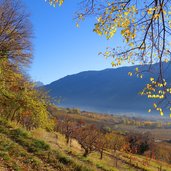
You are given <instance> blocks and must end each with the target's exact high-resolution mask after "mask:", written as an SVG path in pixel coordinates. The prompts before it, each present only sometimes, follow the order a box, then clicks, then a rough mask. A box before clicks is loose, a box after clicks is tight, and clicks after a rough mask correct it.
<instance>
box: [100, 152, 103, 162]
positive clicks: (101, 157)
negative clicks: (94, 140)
mask: <svg viewBox="0 0 171 171" xmlns="http://www.w3.org/2000/svg"><path fill="white" fill-rule="evenodd" d="M102 159H103V150H102V151H101V152H100V160H102Z"/></svg>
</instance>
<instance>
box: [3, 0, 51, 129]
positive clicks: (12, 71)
mask: <svg viewBox="0 0 171 171" xmlns="http://www.w3.org/2000/svg"><path fill="white" fill-rule="evenodd" d="M31 39H32V27H31V22H30V20H29V15H28V13H27V12H26V9H25V8H24V6H23V5H22V3H21V1H19V0H0V116H1V117H4V118H6V119H8V120H15V121H17V122H19V123H21V124H23V125H24V126H25V127H27V128H35V127H43V128H45V127H48V125H49V123H50V122H49V116H48V111H47V106H48V101H47V96H46V95H45V94H43V93H41V92H40V91H38V90H37V89H36V88H35V85H34V83H33V82H31V81H30V80H29V78H28V77H27V76H26V74H25V73H24V69H25V67H27V66H28V65H29V64H30V62H31V59H32V41H31Z"/></svg>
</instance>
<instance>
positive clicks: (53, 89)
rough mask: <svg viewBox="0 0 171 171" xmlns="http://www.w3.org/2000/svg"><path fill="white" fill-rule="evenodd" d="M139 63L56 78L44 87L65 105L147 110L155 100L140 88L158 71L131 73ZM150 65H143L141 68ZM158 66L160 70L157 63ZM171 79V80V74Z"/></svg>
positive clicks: (102, 110)
mask: <svg viewBox="0 0 171 171" xmlns="http://www.w3.org/2000/svg"><path fill="white" fill-rule="evenodd" d="M136 67H137V66H133V67H121V68H117V69H105V70H102V71H86V72H81V73H78V74H74V75H69V76H66V77H64V78H61V79H59V80H57V81H54V82H52V83H51V84H48V85H46V86H44V88H45V90H47V91H48V92H49V95H50V96H51V97H54V98H57V99H61V102H60V104H58V105H59V106H62V107H74V108H80V109H82V110H87V111H94V112H100V113H121V114H128V113H131V114H141V115H142V114H147V111H148V109H149V108H150V106H151V104H152V103H153V101H152V100H151V101H150V100H149V99H147V98H146V97H142V96H140V95H139V94H138V92H140V91H141V90H142V89H143V87H144V86H145V84H146V83H148V82H149V78H150V77H151V76H153V77H154V75H152V74H151V75H150V74H145V75H144V77H143V78H142V79H140V78H137V76H135V75H134V76H132V77H129V76H128V72H133V73H135V68H136ZM146 67H147V66H139V68H140V69H146ZM165 67H166V65H165ZM154 68H156V70H157V66H156V67H155V66H154ZM169 71H170V70H169ZM169 71H167V73H169ZM168 81H169V82H171V80H170V78H169V79H168ZM144 104H146V105H144Z"/></svg>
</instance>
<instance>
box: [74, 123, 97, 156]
mask: <svg viewBox="0 0 171 171" xmlns="http://www.w3.org/2000/svg"><path fill="white" fill-rule="evenodd" d="M99 135H100V134H99V131H98V130H97V129H96V127H95V126H94V125H86V126H83V127H80V128H77V130H76V131H75V135H74V137H75V139H76V140H77V141H78V143H79V144H80V145H81V147H82V148H83V149H84V154H83V156H84V157H87V156H88V155H89V154H90V153H91V152H93V151H95V150H96V143H97V141H98V138H99Z"/></svg>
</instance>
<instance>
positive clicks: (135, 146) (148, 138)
mask: <svg viewBox="0 0 171 171" xmlns="http://www.w3.org/2000/svg"><path fill="white" fill-rule="evenodd" d="M126 140H127V142H128V143H129V149H130V152H131V153H135V154H141V155H142V154H144V153H145V152H146V151H151V152H152V151H153V146H154V138H153V137H152V135H151V134H150V133H148V132H147V133H144V134H140V133H133V132H131V133H129V134H128V135H127V136H126Z"/></svg>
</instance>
